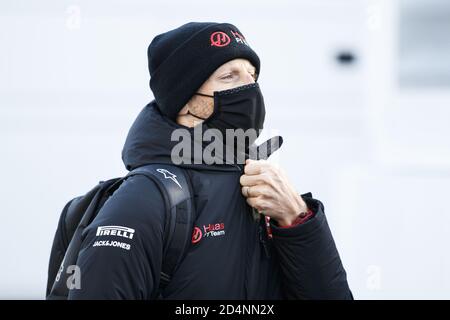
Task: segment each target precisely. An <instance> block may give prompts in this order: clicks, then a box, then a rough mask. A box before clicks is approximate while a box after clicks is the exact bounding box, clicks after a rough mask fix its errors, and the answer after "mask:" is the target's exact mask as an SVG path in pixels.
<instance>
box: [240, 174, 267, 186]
mask: <svg viewBox="0 0 450 320" xmlns="http://www.w3.org/2000/svg"><path fill="white" fill-rule="evenodd" d="M266 178H267V177H266V176H265V175H263V174H257V175H247V174H243V175H242V176H241V178H240V179H239V182H240V183H241V185H242V186H256V185H258V184H263V183H266V180H267V179H266Z"/></svg>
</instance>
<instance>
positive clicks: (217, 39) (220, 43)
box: [211, 31, 230, 47]
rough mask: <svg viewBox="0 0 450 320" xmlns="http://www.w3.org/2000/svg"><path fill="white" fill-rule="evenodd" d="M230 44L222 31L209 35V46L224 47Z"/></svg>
mask: <svg viewBox="0 0 450 320" xmlns="http://www.w3.org/2000/svg"><path fill="white" fill-rule="evenodd" d="M229 43H230V37H229V36H228V35H227V34H226V33H225V32H222V31H216V32H213V33H212V34H211V46H213V47H225V46H227V45H228V44H229Z"/></svg>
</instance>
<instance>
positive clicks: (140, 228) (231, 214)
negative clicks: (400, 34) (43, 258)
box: [69, 23, 352, 299]
mask: <svg viewBox="0 0 450 320" xmlns="http://www.w3.org/2000/svg"><path fill="white" fill-rule="evenodd" d="M148 59H149V70H150V75H151V80H150V87H151V89H152V91H153V93H154V96H155V100H154V101H152V102H150V103H149V104H148V105H147V106H146V107H145V108H144V109H143V110H142V111H141V113H140V114H139V115H138V117H137V119H136V120H135V122H134V124H133V126H132V128H131V129H130V131H129V133H128V136H127V140H126V143H125V146H124V148H123V152H122V158H123V161H124V163H125V166H126V168H127V169H128V170H132V169H134V168H137V167H140V166H143V165H145V164H150V163H163V164H173V163H177V165H178V166H179V167H181V168H183V169H184V170H185V172H186V173H187V175H188V176H189V180H190V181H191V184H192V186H193V193H194V194H193V199H194V202H195V208H196V217H197V218H196V221H195V226H196V227H195V230H194V233H193V237H192V243H191V245H190V247H189V248H188V250H187V252H186V253H185V256H184V259H183V260H182V262H181V263H180V265H179V266H178V267H177V269H176V272H175V274H174V275H173V277H172V279H171V281H170V283H169V284H168V286H167V287H166V288H165V289H164V290H163V292H160V290H159V289H158V288H159V283H160V280H161V279H160V271H161V264H162V259H163V254H162V253H163V236H164V223H165V219H166V217H165V208H164V200H163V198H162V195H161V192H160V191H159V189H158V187H157V186H156V184H155V183H154V182H152V181H151V180H149V179H147V178H145V177H143V176H133V177H131V178H129V179H127V180H126V181H125V182H124V183H123V184H122V185H121V186H120V188H119V189H118V190H116V191H115V192H114V194H113V195H112V196H111V198H110V199H108V201H107V202H106V203H105V205H104V206H103V207H102V209H101V210H100V212H99V213H98V215H97V216H96V218H95V219H94V221H93V222H92V223H91V224H90V225H89V227H88V228H87V230H85V233H84V240H83V244H82V248H81V251H80V254H79V257H78V261H77V265H78V266H79V267H80V270H81V275H82V279H81V281H82V283H81V289H79V290H72V291H71V292H70V294H69V298H70V299H92V298H93V299H156V298H165V299H286V298H287V299H351V298H352V294H351V291H350V289H349V287H348V284H347V279H346V273H345V271H344V268H343V266H342V263H341V260H340V258H339V254H338V252H337V249H336V246H335V244H334V241H333V238H332V235H331V232H330V229H329V227H328V224H327V221H326V218H325V215H324V208H323V205H322V203H321V202H319V201H318V200H315V199H313V198H312V197H311V195H310V194H307V195H304V196H301V195H299V194H298V193H297V192H296V190H295V189H294V187H293V185H292V184H291V182H290V181H289V180H288V178H287V175H286V174H285V173H284V172H283V171H282V170H281V169H279V168H277V167H276V166H274V165H272V164H270V163H268V162H267V161H265V160H255V158H254V157H253V160H252V159H250V157H249V156H248V155H249V148H248V147H244V148H243V149H242V148H241V149H239V148H229V143H228V142H227V141H226V139H225V137H226V130H231V129H233V130H236V131H237V130H239V129H243V130H247V129H248V130H256V131H259V130H260V129H262V125H263V122H264V116H265V107H264V101H263V98H262V94H261V91H260V89H259V85H258V84H257V82H256V80H257V78H258V76H259V73H260V61H259V58H258V56H257V55H256V53H255V52H254V51H253V50H252V49H251V48H250V46H249V44H248V42H247V41H246V39H245V37H244V36H243V35H242V33H241V32H240V31H239V30H238V29H237V28H236V27H235V26H233V25H231V24H227V23H222V24H219V23H188V24H185V25H183V26H181V27H179V28H177V29H174V30H171V31H169V32H167V33H163V34H161V35H158V36H157V37H155V38H154V39H153V41H152V43H151V44H150V46H149V49H148ZM199 128H201V129H204V130H208V129H213V130H217V131H216V133H217V132H218V133H219V135H218V136H217V137H221V139H222V140H221V142H222V145H223V146H224V147H225V148H224V149H222V151H223V150H225V151H224V152H216V153H215V154H214V156H213V160H214V161H210V160H211V159H209V160H208V161H206V160H205V159H200V161H199V159H198V157H197V156H196V155H191V154H185V153H183V154H182V155H181V160H183V161H179V160H180V159H179V158H178V159H174V152H173V149H174V148H175V147H176V145H177V143H178V142H177V141H173V133H174V131H176V130H187V131H188V132H189V133H191V134H193V132H194V131H195V130H196V129H199ZM221 134H223V135H221ZM257 134H258V133H257ZM253 141H254V139H250V141H249V144H251V143H252V142H253ZM205 145H206V144H204V143H203V142H201V146H202V148H203V151H206V150H205V149H206V148H207V147H205ZM252 145H253V144H252ZM233 152H236V154H233V155H232V157H231V158H230V157H229V154H230V153H233ZM205 153H206V152H205ZM203 154H204V153H201V155H203ZM242 154H244V155H245V157H244V161H245V162H242V163H240V162H239V161H238V160H239V155H242ZM230 159H232V161H231V162H230ZM191 160H192V161H191ZM255 212H256V214H255ZM258 213H259V214H264V217H265V218H264V219H261V218H260V217H261V216H259V214H258ZM100 226H124V227H126V228H132V229H134V230H135V232H134V237H133V238H132V239H130V240H129V242H130V248H128V249H129V250H124V248H121V247H105V246H95V245H94V243H95V240H96V230H97V228H98V227H100ZM196 231H197V232H196ZM115 237H116V236H114V235H111V237H110V238H111V240H114V239H115ZM116 240H117V239H116Z"/></svg>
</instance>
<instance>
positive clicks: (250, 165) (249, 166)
mask: <svg viewBox="0 0 450 320" xmlns="http://www.w3.org/2000/svg"><path fill="white" fill-rule="evenodd" d="M267 166H269V162H267V161H266V160H251V159H247V160H246V161H245V167H244V173H245V174H248V175H255V174H260V173H261V172H262V171H263V170H264V168H266V167H267Z"/></svg>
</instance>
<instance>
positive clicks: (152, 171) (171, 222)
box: [127, 164, 195, 291]
mask: <svg viewBox="0 0 450 320" xmlns="http://www.w3.org/2000/svg"><path fill="white" fill-rule="evenodd" d="M133 175H145V176H146V177H148V178H149V179H151V180H153V181H154V182H155V183H156V184H157V186H158V187H159V189H160V191H161V194H162V195H163V198H164V200H165V204H166V214H167V216H166V224H165V232H164V234H165V239H164V248H163V250H164V251H163V252H164V256H163V264H162V269H161V278H160V290H161V291H162V290H164V289H165V287H166V286H167V284H168V283H169V282H170V280H171V277H172V275H173V273H174V272H175V270H176V268H177V266H178V265H179V264H180V262H181V260H182V259H183V258H184V255H185V253H186V251H187V248H188V247H189V244H190V240H191V236H192V228H193V225H194V222H195V209H194V205H193V203H194V202H193V199H192V194H193V191H192V185H191V181H190V179H189V177H188V175H187V174H186V173H185V172H184V170H183V169H182V168H180V167H177V166H174V165H170V164H149V165H145V166H142V167H139V168H136V169H134V170H133V171H130V173H129V174H128V175H127V176H133Z"/></svg>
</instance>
